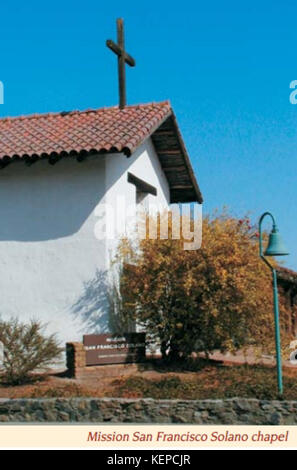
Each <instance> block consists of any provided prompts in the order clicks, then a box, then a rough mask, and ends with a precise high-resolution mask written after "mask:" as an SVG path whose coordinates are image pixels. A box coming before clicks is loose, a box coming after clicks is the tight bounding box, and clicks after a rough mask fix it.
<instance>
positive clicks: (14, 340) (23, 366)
mask: <svg viewBox="0 0 297 470" xmlns="http://www.w3.org/2000/svg"><path fill="white" fill-rule="evenodd" d="M43 328H44V326H43V325H42V324H41V323H40V322H39V321H33V320H32V321H31V322H30V323H28V324H25V323H21V322H19V320H17V319H11V320H9V321H6V322H5V321H0V342H1V343H2V344H3V364H2V368H3V375H2V378H3V380H4V381H5V382H6V383H8V384H21V383H24V382H26V381H28V379H29V378H30V377H31V374H32V372H33V371H35V370H36V369H43V370H44V369H46V368H48V366H50V365H53V364H55V363H57V361H58V359H59V358H60V356H61V353H62V351H63V349H62V348H60V347H59V345H58V342H57V340H56V336H55V335H50V336H49V337H45V336H43V334H42V330H43Z"/></svg>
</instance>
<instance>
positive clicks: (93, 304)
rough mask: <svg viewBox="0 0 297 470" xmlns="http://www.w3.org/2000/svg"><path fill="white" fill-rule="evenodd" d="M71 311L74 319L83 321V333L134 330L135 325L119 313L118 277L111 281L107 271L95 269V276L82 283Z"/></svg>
mask: <svg viewBox="0 0 297 470" xmlns="http://www.w3.org/2000/svg"><path fill="white" fill-rule="evenodd" d="M108 279H109V281H108ZM71 311H72V313H73V315H74V317H75V319H79V320H80V321H82V322H83V333H84V334H85V333H93V334H96V333H98V334H99V333H121V334H123V333H126V332H133V331H135V325H134V324H131V322H126V321H125V319H123V317H122V316H121V314H120V311H121V298H120V293H119V279H118V278H117V277H116V278H114V279H113V280H112V281H111V280H110V276H108V273H107V271H99V270H97V271H96V275H95V277H94V278H93V279H92V280H91V281H88V282H85V283H84V290H83V293H82V294H81V296H80V297H79V299H78V300H77V301H76V302H75V304H73V305H72V307H71Z"/></svg>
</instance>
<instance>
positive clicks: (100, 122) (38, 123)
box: [0, 101, 202, 202]
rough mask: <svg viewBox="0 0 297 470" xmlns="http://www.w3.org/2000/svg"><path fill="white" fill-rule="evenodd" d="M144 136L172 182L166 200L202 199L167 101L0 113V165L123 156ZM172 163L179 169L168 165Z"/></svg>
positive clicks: (134, 147)
mask: <svg viewBox="0 0 297 470" xmlns="http://www.w3.org/2000/svg"><path fill="white" fill-rule="evenodd" d="M164 126H165V128H164ZM157 130H158V132H155V131H157ZM150 136H152V138H153V137H154V138H153V142H154V145H155V148H156V151H157V154H158V149H159V150H160V154H162V156H161V155H159V158H160V161H161V165H162V167H165V168H163V169H164V171H165V173H166V171H167V174H166V176H167V179H168V181H169V186H170V185H171V186H172V191H171V196H172V197H171V199H172V201H171V202H188V201H198V202H202V196H201V193H200V190H199V187H198V184H197V182H196V179H195V176H194V174H193V170H192V167H191V164H190V161H189V158H188V155H187V153H186V150H185V147H184V144H183V142H182V139H181V136H180V133H179V130H178V127H177V123H176V120H175V117H174V114H173V111H172V109H171V106H170V102H169V101H164V102H161V103H149V104H143V105H136V106H127V107H125V108H124V109H119V108H118V107H109V108H101V109H97V110H86V111H71V112H62V113H49V114H36V115H32V116H22V117H13V118H4V119H0V167H4V166H6V165H7V164H9V163H10V162H11V161H13V160H18V159H25V160H27V161H28V162H29V163H30V162H34V161H36V160H38V159H39V158H48V159H49V162H55V159H57V158H60V157H63V156H67V155H76V156H77V157H78V158H79V157H80V156H82V157H83V156H84V155H85V154H88V153H108V152H123V153H125V154H126V155H127V156H129V155H131V154H132V153H133V152H134V151H135V150H136V149H137V148H138V147H139V146H140V145H141V144H142V142H143V141H144V140H145V139H146V138H148V137H150ZM164 143H165V146H164ZM164 148H165V155H164ZM167 149H168V152H169V153H168V155H167V153H166V152H167ZM162 152H163V153H162ZM170 152H171V153H170ZM168 158H169V160H168ZM162 159H163V160H162ZM168 162H169V163H168ZM177 164H179V167H178V168H179V171H175V170H174V169H175V168H176V165H177ZM170 165H171V166H170ZM174 165H175V166H174ZM170 168H171V169H170Z"/></svg>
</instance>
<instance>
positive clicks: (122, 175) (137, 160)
mask: <svg viewBox="0 0 297 470" xmlns="http://www.w3.org/2000/svg"><path fill="white" fill-rule="evenodd" d="M128 172H130V173H132V174H133V175H134V176H137V177H138V178H140V179H142V180H144V181H145V182H146V183H148V184H150V185H152V186H154V187H155V188H156V189H157V196H153V195H148V200H149V204H150V203H151V204H157V205H158V206H159V207H164V208H168V207H169V204H170V193H169V185H168V181H167V179H166V176H165V174H164V172H163V170H162V168H161V165H160V161H159V159H158V156H157V154H156V152H155V149H154V146H153V144H152V141H151V139H150V138H149V139H147V140H146V141H145V142H144V143H143V144H142V145H141V146H140V147H139V148H138V149H137V150H136V152H134V153H133V154H132V155H131V156H130V157H128V158H127V157H125V156H124V155H122V154H120V155H116V154H114V155H112V156H110V157H108V158H107V160H106V188H107V192H106V197H105V201H106V204H107V207H108V206H109V207H110V206H113V207H114V205H115V204H116V203H117V201H118V200H121V201H122V200H123V196H124V200H125V207H126V209H128V208H130V207H132V206H133V205H135V203H136V187H135V185H134V184H131V183H128V181H127V174H128ZM115 217H116V220H118V221H119V226H120V228H121V231H120V233H118V236H119V237H121V235H122V234H124V233H127V234H129V221H130V220H131V217H130V218H129V214H128V220H126V223H125V222H124V220H123V211H121V210H119V211H116V213H115ZM117 242H118V240H117V239H116V240H108V241H107V251H106V254H107V260H106V263H107V265H109V263H110V260H111V259H112V257H113V254H114V251H115V247H116V245H117Z"/></svg>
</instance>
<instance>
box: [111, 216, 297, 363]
mask: <svg viewBox="0 0 297 470" xmlns="http://www.w3.org/2000/svg"><path fill="white" fill-rule="evenodd" d="M182 217H183V216H181V219H180V221H179V223H178V221H177V222H176V221H175V222H174V221H173V219H172V220H171V219H170V218H169V236H168V239H164V238H161V237H155V238H150V237H147V238H144V239H142V240H140V242H139V246H137V247H136V249H135V248H134V247H133V246H131V244H130V246H129V243H128V242H127V241H125V240H123V243H122V244H121V245H120V247H119V259H120V260H121V262H122V265H121V266H122V269H121V273H120V292H121V296H122V304H121V306H120V307H121V312H120V314H121V316H122V317H123V319H124V320H125V321H126V323H128V322H129V321H130V323H132V324H133V322H135V323H136V324H137V325H139V327H141V328H142V329H144V330H145V331H146V332H147V334H148V335H150V338H151V340H152V341H153V342H154V343H155V344H158V345H160V351H161V354H162V357H163V359H165V360H167V361H170V362H173V363H175V362H176V361H177V360H180V359H183V360H184V359H186V358H188V357H190V356H191V354H192V353H197V352H200V351H204V352H205V353H206V355H208V354H209V353H211V352H212V351H213V350H215V349H220V350H221V351H223V352H224V351H231V352H233V353H234V351H235V350H238V349H241V348H244V347H247V346H249V345H251V344H252V345H253V346H254V348H256V347H257V349H258V350H259V353H260V352H261V353H263V351H264V352H265V353H268V354H273V351H274V348H275V345H274V327H273V302H272V298H273V297H272V288H271V272H270V270H269V269H268V268H267V266H264V263H263V261H262V260H261V259H260V257H259V239H258V236H259V234H258V233H257V232H256V228H255V227H253V226H252V225H250V220H249V219H248V218H247V217H245V218H242V219H237V218H235V217H232V216H231V215H229V214H228V213H227V212H226V211H224V212H223V213H222V214H221V215H220V214H215V216H214V217H210V216H206V217H205V218H204V220H203V241H202V246H201V248H200V249H196V250H185V249H184V241H185V240H184V239H183V238H182V237H181V238H180V239H179V240H178V239H175V238H174V237H173V236H172V237H171V236H170V234H172V233H173V228H174V224H177V223H178V224H177V226H178V229H179V230H180V227H182V226H183V222H184V219H183V218H182ZM185 220H186V219H185ZM149 222H151V220H149ZM152 224H154V221H152ZM158 224H159V225H160V220H157V221H156V222H155V225H156V233H157V234H160V233H161V232H160V226H159V225H158ZM191 224H192V232H193V230H194V222H193V220H192V221H191ZM175 233H179V232H178V231H177V230H176V229H175ZM273 262H274V263H275V261H273ZM290 318H291V312H290V311H289V309H288V306H287V304H286V301H285V298H284V297H283V296H280V321H281V333H282V345H283V348H284V350H285V348H286V347H287V344H288V343H289V341H290V340H291V339H292V334H291V325H290V324H289V322H288V321H287V319H290ZM286 323H288V324H286Z"/></svg>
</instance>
